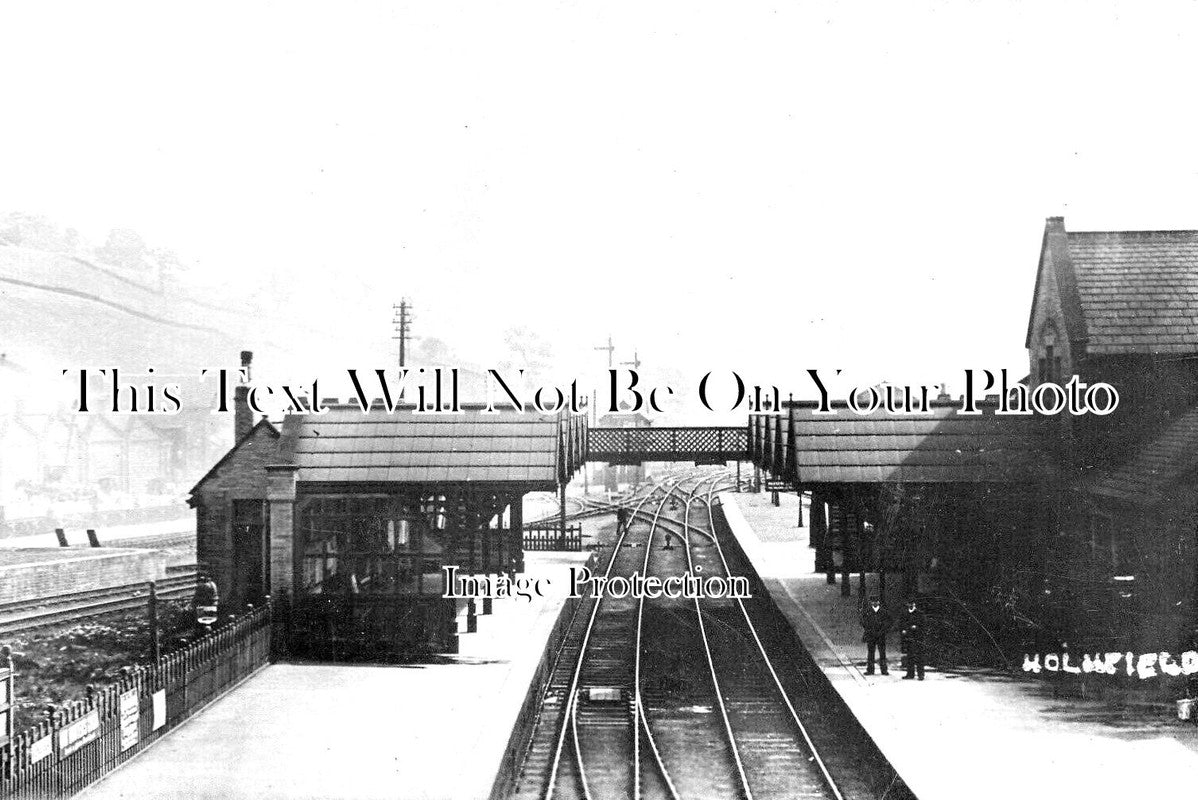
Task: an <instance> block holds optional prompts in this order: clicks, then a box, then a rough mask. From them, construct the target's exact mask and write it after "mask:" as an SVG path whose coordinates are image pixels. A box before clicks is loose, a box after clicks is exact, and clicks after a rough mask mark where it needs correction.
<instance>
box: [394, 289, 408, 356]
mask: <svg viewBox="0 0 1198 800" xmlns="http://www.w3.org/2000/svg"><path fill="white" fill-rule="evenodd" d="M391 309H392V311H393V312H394V314H395V316H394V318H393V319H392V320H391V324H392V326H393V327H394V328H395V333H396V335H395V336H392V337H391V338H392V339H399V368H400V369H403V368H404V367H405V366H406V363H405V362H406V360H407V358H406V356H407V343H408V339H409V338H411V337H410V335H409V331H410V328H411V325H412V304H411V303H409V302H408V299H407V298H406V297H405V298H404V299H402V300H400V301H399V305H395V304H392V306H391Z"/></svg>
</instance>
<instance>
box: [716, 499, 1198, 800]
mask: <svg viewBox="0 0 1198 800" xmlns="http://www.w3.org/2000/svg"><path fill="white" fill-rule="evenodd" d="M720 499H721V503H722V507H723V510H724V514H725V518H726V519H727V521H728V524H729V527H730V528H731V530H732V532H733V534H734V535H735V537H736V538H737V540H738V541H739V542H740V545H741V547H742V549H743V550H744V552H745V555H746V556H747V557H748V559H749V561H750V562H751V563H752V564H753V565H754V568H755V569H756V570H757V571H758V574H759V576H760V577H761V579H762V581H763V583H764V584H765V586H766V589H767V590H768V591H769V592H770V595H771V597H772V598H773V600H774V603H775V604H776V605H777V606H778V608H779V609H780V610H781V611H782V613H783V614H784V615H785V616H786V618H787V619H788V620H789V621H790V623H791V625H792V626H793V628H794V629H795V631H796V633H797V634H798V636H799V638H800V639H801V641H802V642H803V644H804V645H805V646H806V648H807V649H808V650H809V651H810V653H811V655H812V657H813V658H814V659H815V662H816V663H817V665H818V666H819V667H820V669H821V670H823V672H824V674H825V675H826V676H827V678H828V681H829V683H830V684H831V686H832V688H833V689H834V690H835V691H836V692H838V693H839V694H840V696H841V697H842V698H843V700H844V702H845V704H846V705H847V706H848V708H849V709H850V710H851V711H852V713H853V714H854V715H855V716H856V717H857V719H858V721H859V722H860V723H861V725H862V727H863V728H865V730H866V731H867V732H868V733H869V735H870V737H871V738H872V739H873V740H874V742H875V743H876V744H877V746H878V748H879V749H880V750H881V752H882V753H883V754H884V755H885V756H886V758H887V759H888V760H889V761H890V763H891V765H892V766H893V767H894V769H895V771H896V772H898V774H899V775H900V776H901V777H902V779H903V780H904V782H905V783H906V784H907V786H908V787H909V788H910V789H911V791H912V792H913V793H914V794H915V796H916V797H918V798H919V799H920V800H959V798H962V797H969V798H971V799H972V800H979V799H980V798H995V799H996V800H997V798H1004V799H1006V798H1012V797H1026V798H1041V797H1045V798H1046V797H1057V798H1059V797H1147V796H1154V795H1155V794H1156V793H1157V792H1170V793H1177V792H1181V793H1183V794H1185V793H1188V792H1191V791H1192V789H1193V787H1194V786H1195V785H1196V782H1198V727H1196V726H1194V725H1192V724H1184V723H1181V722H1178V721H1177V720H1176V718H1170V716H1169V715H1168V713H1165V712H1163V711H1162V712H1157V713H1154V712H1153V711H1143V710H1142V709H1140V710H1138V713H1132V714H1122V713H1120V711H1119V710H1118V709H1113V708H1112V707H1111V706H1110V705H1109V704H1108V703H1104V702H1103V701H1100V700H1082V699H1079V698H1076V697H1069V698H1054V697H1053V694H1052V691H1051V687H1050V686H1048V685H1046V684H1045V683H1044V682H1037V681H1035V680H1033V679H1030V678H1025V677H1024V676H1023V674H1022V673H1002V672H995V671H989V672H983V671H978V672H976V673H973V672H964V671H953V672H943V671H939V670H936V669H934V668H932V667H929V668H928V670H927V679H926V680H925V681H907V680H901V677H902V671H901V670H900V669H899V668H898V662H899V658H900V657H901V654H900V653H899V647H898V636H897V634H892V638H891V640H890V642H889V644H890V645H891V646H890V648H888V649H889V651H890V652H889V655H890V661H891V667H892V669H891V671H890V675H889V676H884V675H880V674H878V675H870V676H866V675H865V674H864V669H865V656H866V653H865V644H864V643H863V642H862V641H861V627H860V622H859V618H858V603H859V601H860V598H859V597H858V593H857V585H856V584H857V576H856V575H855V574H854V575H853V595H852V597H849V598H844V597H841V596H840V586H839V585H838V584H837V585H828V584H827V582H826V580H825V577H824V575H823V574H822V573H820V574H816V573H815V572H814V568H815V563H814V553H815V551H814V550H813V549H811V548H809V547H808V538H807V537H808V531H807V528H805V527H797V525H796V522H797V519H798V502H799V500H798V498H797V497H795V496H794V495H783V496H782V497H781V500H782V505H781V506H780V507H775V506H773V505H772V504H771V502H770V495H769V494H768V493H761V494H756V495H752V494H735V493H724V494H722V495H721V496H720ZM803 521H804V522H806V521H807V515H806V513H804V520H803ZM867 577H875V576H867ZM892 580H893V583H894V585H895V586H898V585H899V581H898V579H897V577H896V578H893V579H892ZM871 585H872V582H871ZM894 602H898V601H897V600H896V601H894ZM895 610H897V609H895Z"/></svg>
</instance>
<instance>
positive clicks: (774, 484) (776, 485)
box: [765, 480, 796, 492]
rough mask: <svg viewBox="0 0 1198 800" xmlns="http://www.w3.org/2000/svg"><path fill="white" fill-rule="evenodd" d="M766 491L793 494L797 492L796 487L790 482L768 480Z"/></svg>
mask: <svg viewBox="0 0 1198 800" xmlns="http://www.w3.org/2000/svg"><path fill="white" fill-rule="evenodd" d="M765 490H766V491H767V492H793V491H796V487H795V485H794V484H793V483H791V482H790V481H775V480H767V481H766V482H765Z"/></svg>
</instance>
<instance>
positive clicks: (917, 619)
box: [900, 597, 927, 681]
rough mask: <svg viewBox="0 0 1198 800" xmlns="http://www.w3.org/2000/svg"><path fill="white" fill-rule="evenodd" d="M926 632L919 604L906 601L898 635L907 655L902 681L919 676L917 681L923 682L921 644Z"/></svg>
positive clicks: (911, 600) (912, 599)
mask: <svg viewBox="0 0 1198 800" xmlns="http://www.w3.org/2000/svg"><path fill="white" fill-rule="evenodd" d="M926 630H927V623H926V622H925V620H924V616H923V610H922V609H921V608H919V604H918V603H917V602H916V600H915V598H914V597H912V598H911V599H910V600H908V601H907V609H906V610H905V611H903V618H902V627H901V628H900V635H901V636H902V637H903V651H904V652H905V653H906V654H907V674H906V675H904V676H903V680H905V681H907V680H911V679H912V678H914V677H915V676H916V674H918V675H919V679H920V680H921V681H922V680H923V662H924V652H923V643H924V636H925V633H926Z"/></svg>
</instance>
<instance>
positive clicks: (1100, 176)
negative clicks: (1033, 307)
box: [0, 0, 1198, 389]
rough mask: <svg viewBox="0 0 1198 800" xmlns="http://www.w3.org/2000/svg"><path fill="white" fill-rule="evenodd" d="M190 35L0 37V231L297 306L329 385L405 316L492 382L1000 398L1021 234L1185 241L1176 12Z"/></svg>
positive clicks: (1189, 50)
mask: <svg viewBox="0 0 1198 800" xmlns="http://www.w3.org/2000/svg"><path fill="white" fill-rule="evenodd" d="M181 8H182V7H180V6H178V5H176V4H164V3H147V4H144V5H128V4H115V3H103V4H79V5H77V6H73V5H63V4H53V5H51V4H35V3H28V4H21V6H20V7H18V6H17V5H16V4H8V5H7V6H6V7H5V9H4V10H3V12H2V13H0V75H3V76H4V80H3V86H4V89H3V92H0V211H9V210H20V211H27V212H32V213H40V214H45V215H47V216H49V217H51V218H53V219H54V220H55V221H57V222H59V223H60V224H62V225H64V226H74V227H76V228H78V229H80V230H81V231H83V232H84V233H85V235H87V236H88V237H89V238H91V239H92V240H93V241H96V242H97V243H99V242H102V241H103V239H104V236H105V233H106V231H107V230H108V229H109V228H111V227H117V226H120V227H128V228H132V229H134V230H137V231H139V232H140V233H142V235H143V236H144V237H145V238H146V239H147V241H149V242H150V243H151V244H152V245H157V246H165V247H169V248H171V249H174V250H176V251H177V252H179V253H180V254H181V255H182V256H183V257H184V258H185V260H190V261H193V262H195V263H198V264H199V265H200V266H201V268H202V271H203V272H204V273H205V274H206V275H207V276H210V277H211V278H212V280H214V281H217V282H221V283H225V284H227V285H230V286H236V285H239V284H240V285H251V284H254V283H259V282H263V283H265V282H270V281H275V282H276V285H279V286H287V287H289V288H288V291H289V292H291V293H293V294H294V297H293V299H292V300H291V301H290V302H291V305H290V306H289V307H288V309H287V311H288V312H289V313H291V314H293V316H294V318H295V320H296V324H297V325H304V326H307V327H312V326H315V327H318V328H324V329H327V330H328V331H329V339H328V341H329V342H330V345H329V347H330V348H332V347H336V348H337V350H336V352H331V351H330V352H324V353H319V354H316V353H314V354H313V358H314V360H320V361H321V362H328V361H329V360H330V359H331V360H333V361H336V360H337V359H341V360H342V361H343V362H344V363H345V364H346V365H347V366H362V365H367V366H369V365H370V364H372V363H375V362H376V361H377V360H378V359H379V358H381V357H382V354H385V353H386V352H387V348H388V347H389V346H390V345H391V342H390V340H389V337H390V334H391V326H390V317H391V303H392V302H393V301H394V300H397V299H398V298H399V297H400V296H402V295H407V296H409V297H412V298H413V299H414V301H415V303H416V316H417V327H418V330H417V333H420V334H424V335H430V336H436V337H438V338H442V339H444V340H446V341H447V342H448V343H449V344H450V345H451V346H453V347H454V348H455V349H456V350H458V351H459V352H460V353H462V354H463V356H464V357H468V358H471V359H473V360H475V361H478V362H483V363H485V362H486V361H487V359H490V358H494V359H496V360H498V358H499V356H498V349H499V344H500V343H501V341H502V332H503V331H504V330H505V329H506V328H508V327H512V326H515V325H526V326H529V327H531V328H534V329H536V330H539V331H541V332H542V333H543V334H544V335H545V336H548V337H554V338H555V339H557V340H558V342H559V347H558V352H559V355H560V356H561V357H562V358H564V359H566V363H568V364H577V367H576V368H575V371H576V372H577V373H578V374H579V375H587V374H592V373H593V371H594V370H596V369H599V368H602V367H603V366H605V363H604V360H603V359H604V356H603V355H602V354H600V353H596V352H594V351H592V350H591V347H592V346H594V345H598V344H600V343H601V342H602V341H603V340H604V339H605V338H606V336H607V334H608V333H609V332H611V333H612V335H613V337H614V338H615V342H616V345H617V347H618V348H620V351H619V352H618V353H617V356H618V358H619V359H624V358H630V357H631V355H632V349H633V348H634V347H635V348H636V350H637V351H638V352H639V354H640V356H641V358H642V360H643V361H644V362H645V369H646V370H648V369H649V368H651V367H654V366H669V367H671V368H675V369H677V370H680V371H682V372H685V373H687V374H691V375H698V374H701V372H702V371H704V370H706V369H709V368H726V367H736V368H738V369H740V370H741V371H742V372H743V373H745V374H746V376H747V377H749V378H751V379H756V380H760V381H773V382H779V383H785V381H786V379H787V376H788V373H791V372H793V371H794V370H797V369H803V368H807V367H825V368H832V367H841V368H844V369H845V370H846V371H847V372H849V373H850V374H851V375H853V376H854V377H860V379H861V381H862V382H863V383H868V382H872V381H874V380H877V379H879V378H886V379H890V380H892V381H898V382H912V383H915V382H923V381H929V382H930V381H935V380H940V379H944V378H948V379H950V380H953V381H957V380H958V379H959V378H958V376H959V374H960V370H961V369H962V368H963V367H966V366H974V367H994V368H997V367H1003V366H1008V367H1011V369H1012V370H1013V371H1015V372H1017V374H1016V375H1015V376H1014V377H1016V378H1018V377H1020V376H1021V375H1023V374H1024V372H1025V371H1026V359H1025V356H1024V351H1023V338H1024V332H1025V326H1026V320H1027V313H1028V305H1029V301H1030V297H1031V292H1032V282H1033V279H1034V271H1035V265H1036V258H1037V255H1038V251H1039V246H1040V236H1041V232H1042V229H1043V223H1044V217H1046V216H1049V215H1056V214H1063V215H1065V217H1066V224H1067V226H1068V227H1069V228H1070V229H1071V230H1086V229H1106V228H1110V229H1142V228H1158V229H1159V228H1198V146H1196V143H1198V111H1196V109H1198V96H1196V92H1195V76H1196V75H1198V4H1195V3H1192V2H1187V3H1144V2H1124V3H1115V4H1112V3H1097V2H1079V3H1061V2H1058V3H1045V2H1031V3H963V2H957V3H951V4H950V3H924V4H917V3H867V2H851V3H850V2H843V3H785V4H784V3H777V4H754V3H748V2H736V3H718V4H697V3H692V2H687V3H679V4H649V3H644V2H633V3H626V4H612V3H602V4H601V3H583V2H577V3H534V2H529V1H528V0H521V1H520V2H510V3H470V4H451V3H446V2H436V3H424V4H416V5H411V6H404V7H401V6H399V5H396V4H391V3H356V4H347V3H339V4H332V3H329V4H324V5H323V6H315V5H305V4H298V3H293V2H287V3H246V2H238V3H228V4H221V3H205V4H191V5H189V6H187V10H186V11H184V10H181ZM372 358H373V359H374V361H372ZM364 362H365V364H364ZM800 388H803V389H805V388H806V386H805V385H804V386H803V387H800Z"/></svg>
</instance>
